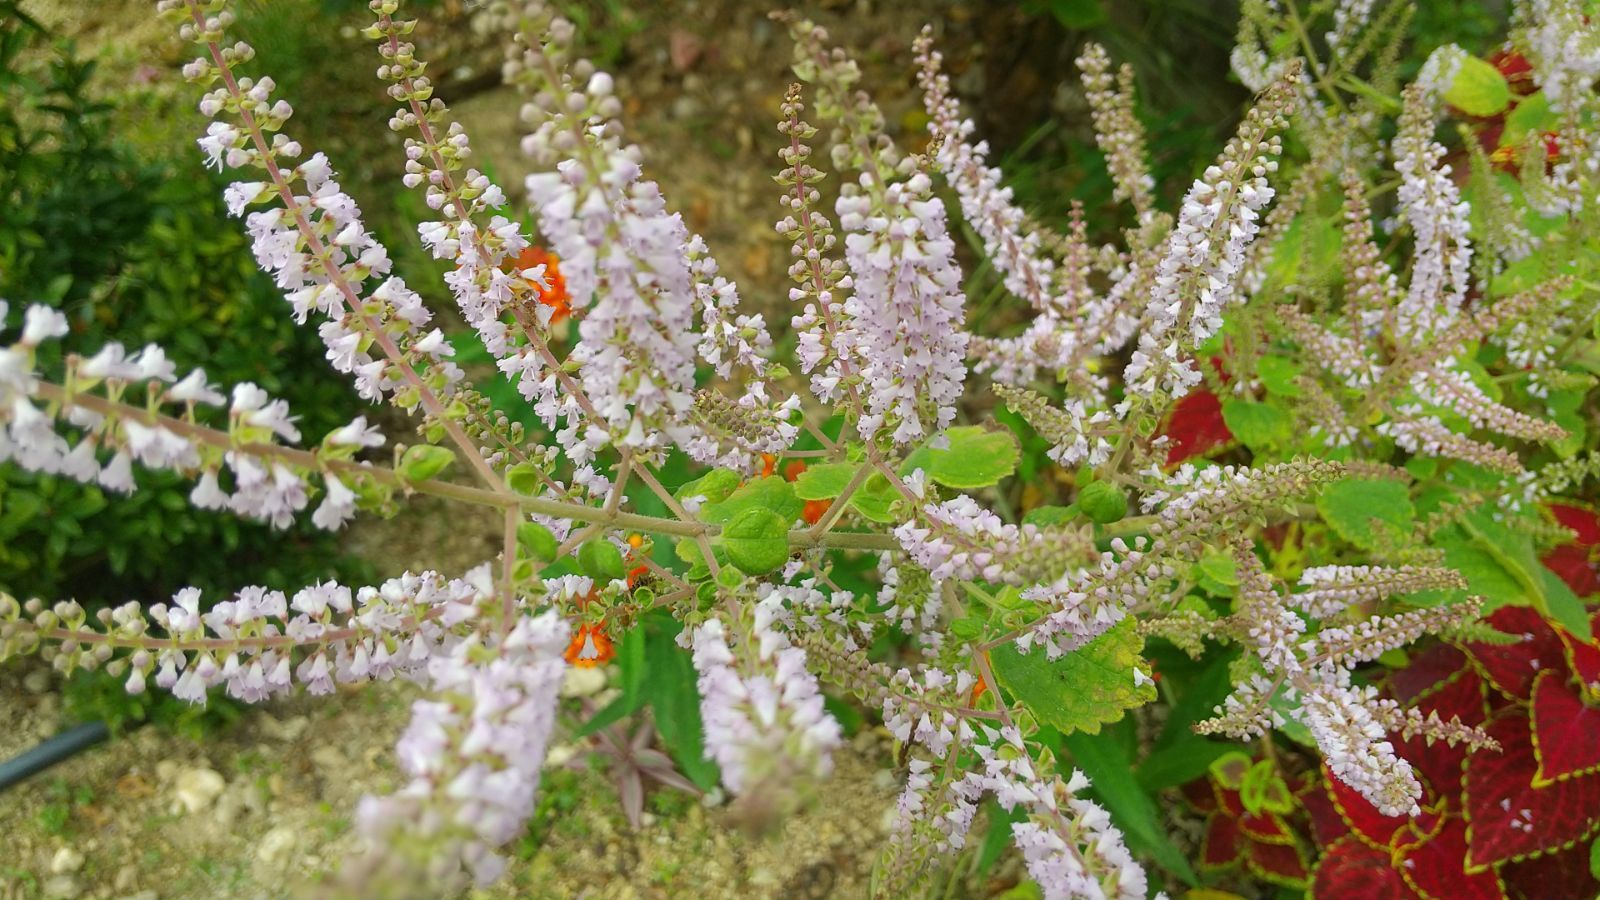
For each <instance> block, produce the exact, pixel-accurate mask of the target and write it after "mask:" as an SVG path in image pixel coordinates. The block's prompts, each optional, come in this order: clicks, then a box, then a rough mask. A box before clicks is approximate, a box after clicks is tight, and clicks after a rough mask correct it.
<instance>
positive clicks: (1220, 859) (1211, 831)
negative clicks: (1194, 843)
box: [1200, 812, 1245, 869]
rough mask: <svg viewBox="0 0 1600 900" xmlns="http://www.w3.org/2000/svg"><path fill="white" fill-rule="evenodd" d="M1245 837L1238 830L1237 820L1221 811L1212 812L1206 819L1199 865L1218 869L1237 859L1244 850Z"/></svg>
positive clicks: (1229, 864)
mask: <svg viewBox="0 0 1600 900" xmlns="http://www.w3.org/2000/svg"><path fill="white" fill-rule="evenodd" d="M1244 843H1245V837H1244V835H1243V834H1241V833H1240V832H1239V820H1238V819H1235V818H1234V817H1232V816H1229V815H1224V814H1223V813H1220V812H1218V813H1212V814H1211V817H1210V818H1208V819H1206V837H1205V842H1204V844H1203V845H1202V846H1201V848H1200V866H1201V867H1202V868H1206V869H1220V868H1223V867H1225V866H1231V865H1233V864H1234V863H1236V862H1238V861H1239V856H1240V854H1242V853H1243V852H1244Z"/></svg>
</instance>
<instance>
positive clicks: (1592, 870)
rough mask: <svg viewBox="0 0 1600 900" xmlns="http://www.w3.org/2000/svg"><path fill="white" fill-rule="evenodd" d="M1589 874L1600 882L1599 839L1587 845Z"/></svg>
mask: <svg viewBox="0 0 1600 900" xmlns="http://www.w3.org/2000/svg"><path fill="white" fill-rule="evenodd" d="M1589 874H1590V875H1593V876H1594V877H1595V879H1596V880H1597V881H1600V838H1595V839H1594V843H1593V844H1590V845H1589Z"/></svg>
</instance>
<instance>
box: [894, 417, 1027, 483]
mask: <svg viewBox="0 0 1600 900" xmlns="http://www.w3.org/2000/svg"><path fill="white" fill-rule="evenodd" d="M943 437H945V438H946V439H948V440H949V442H950V445H949V446H948V447H945V448H944V449H942V450H934V449H932V448H930V447H929V446H928V445H926V444H924V445H923V446H921V447H918V448H917V449H916V450H913V451H912V453H911V455H910V456H908V457H906V459H905V462H903V463H901V464H900V474H902V475H909V474H911V472H912V471H914V470H916V469H921V470H922V471H924V472H926V473H927V474H928V477H929V478H930V479H932V480H933V481H935V482H937V483H939V484H942V485H944V486H945V487H952V488H957V489H960V490H972V489H974V488H981V487H988V486H989V485H992V484H998V483H999V481H1000V479H1002V478H1005V477H1008V476H1009V475H1011V473H1013V472H1015V471H1016V470H1017V459H1018V458H1019V457H1020V456H1021V455H1022V451H1021V449H1020V448H1019V447H1018V446H1017V439H1016V437H1015V436H1014V435H1013V434H1012V433H1011V432H1009V431H989V430H987V429H985V428H983V427H981V426H978V425H961V426H957V427H955V428H950V429H946V431H945V432H944V435H943Z"/></svg>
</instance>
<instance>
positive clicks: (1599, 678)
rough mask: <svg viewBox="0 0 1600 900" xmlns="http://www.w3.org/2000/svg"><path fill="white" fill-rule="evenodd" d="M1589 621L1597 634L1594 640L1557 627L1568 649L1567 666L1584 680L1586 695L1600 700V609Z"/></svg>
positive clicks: (1583, 685) (1583, 689)
mask: <svg viewBox="0 0 1600 900" xmlns="http://www.w3.org/2000/svg"><path fill="white" fill-rule="evenodd" d="M1589 622H1590V629H1589V630H1590V631H1592V632H1594V634H1595V639H1594V640H1590V641H1585V640H1580V639H1579V638H1576V637H1574V636H1573V635H1572V633H1571V632H1569V631H1567V630H1566V629H1565V628H1558V629H1556V634H1557V635H1558V636H1559V637H1560V638H1561V644H1562V646H1563V647H1564V648H1565V650H1566V654H1567V667H1568V668H1570V669H1572V672H1573V674H1574V675H1577V676H1578V680H1579V681H1580V682H1582V685H1581V689H1582V691H1583V694H1584V696H1586V697H1587V698H1588V699H1589V700H1591V701H1596V700H1600V611H1596V612H1594V613H1591V614H1590V615H1589Z"/></svg>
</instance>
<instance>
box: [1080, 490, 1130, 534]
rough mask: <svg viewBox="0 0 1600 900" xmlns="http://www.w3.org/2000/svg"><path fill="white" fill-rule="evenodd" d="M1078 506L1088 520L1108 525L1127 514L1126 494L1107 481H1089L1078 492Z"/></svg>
mask: <svg viewBox="0 0 1600 900" xmlns="http://www.w3.org/2000/svg"><path fill="white" fill-rule="evenodd" d="M1078 508H1079V509H1081V510H1083V513H1084V515H1086V516H1088V517H1089V521H1091V522H1094V523H1095V524H1097V525H1110V524H1111V523H1112V522H1119V521H1121V520H1122V517H1123V516H1126V515H1127V514H1128V495H1127V494H1125V493H1123V491H1122V488H1119V487H1117V486H1116V485H1114V484H1112V483H1111V482H1109V481H1091V482H1089V483H1088V484H1086V485H1084V487H1083V490H1081V491H1079V492H1078Z"/></svg>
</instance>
